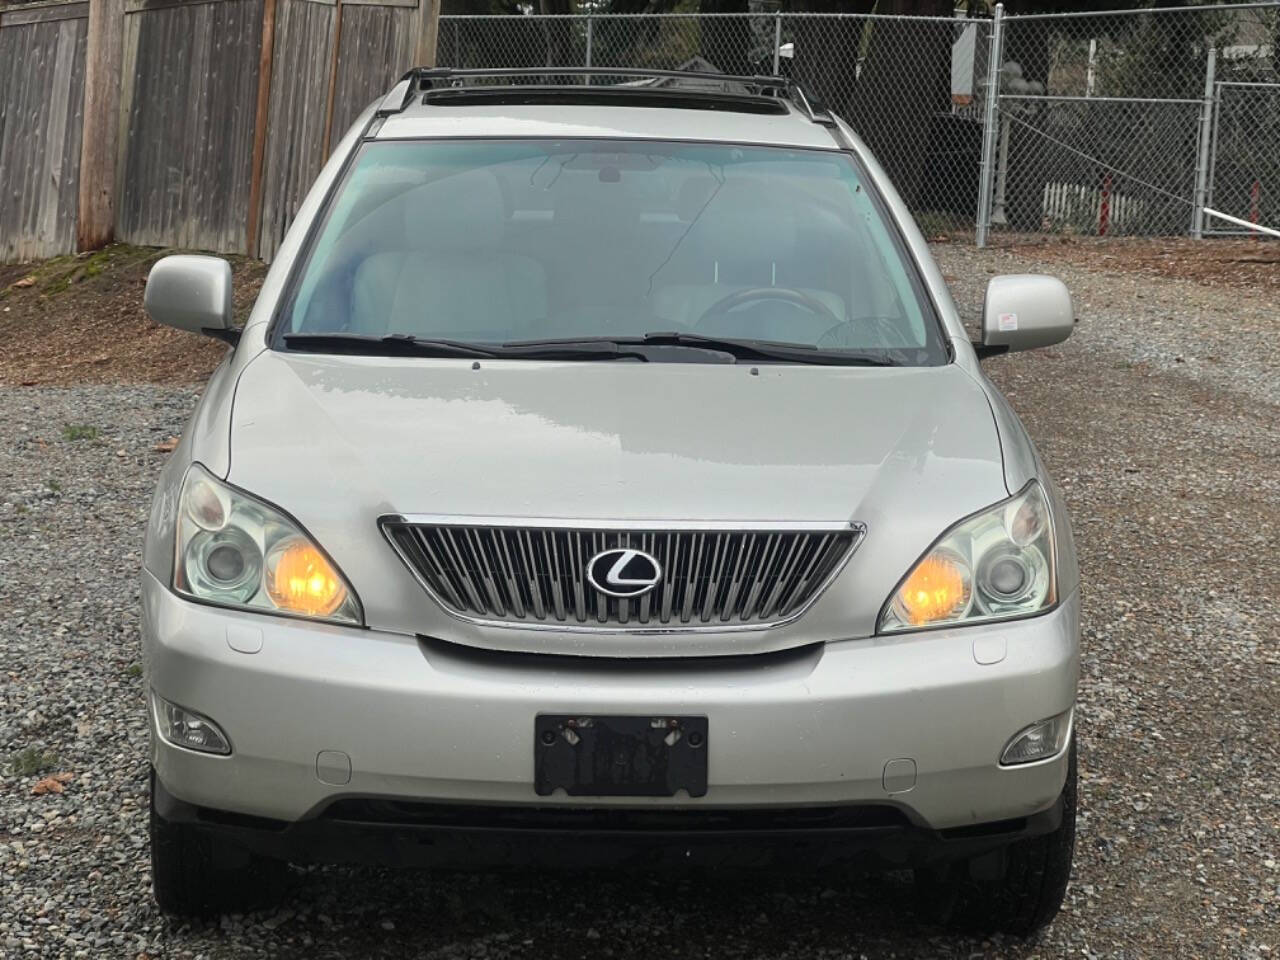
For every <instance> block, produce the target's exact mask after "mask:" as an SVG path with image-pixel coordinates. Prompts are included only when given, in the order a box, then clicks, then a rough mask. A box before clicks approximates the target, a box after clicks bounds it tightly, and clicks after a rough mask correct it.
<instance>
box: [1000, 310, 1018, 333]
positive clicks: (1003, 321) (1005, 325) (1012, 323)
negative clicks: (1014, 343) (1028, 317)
mask: <svg viewBox="0 0 1280 960" xmlns="http://www.w3.org/2000/svg"><path fill="white" fill-rule="evenodd" d="M999 324H1000V332H1001V333H1003V332H1004V331H1006V330H1017V329H1018V315H1017V314H1016V313H1002V314H1000V317H999Z"/></svg>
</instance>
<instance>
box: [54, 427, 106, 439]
mask: <svg viewBox="0 0 1280 960" xmlns="http://www.w3.org/2000/svg"><path fill="white" fill-rule="evenodd" d="M62 439H63V440H97V439H98V428H97V427H93V426H90V425H88V424H85V423H68V424H65V425H64V426H63V427H62Z"/></svg>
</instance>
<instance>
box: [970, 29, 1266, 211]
mask: <svg viewBox="0 0 1280 960" xmlns="http://www.w3.org/2000/svg"><path fill="white" fill-rule="evenodd" d="M1278 18H1280V6H1278V5H1276V4H1252V5H1245V6H1219V7H1193V8H1180V9H1178V8H1175V9H1166V10H1137V11H1120V12H1108V13H1088V14H1075V15H1055V16H1022V17H1008V18H1005V21H1004V29H1003V36H1002V43H1001V49H1000V60H1001V64H1002V66H1001V70H1000V82H999V87H1000V90H999V100H998V111H997V113H998V117H999V123H1000V131H999V145H998V149H997V153H996V164H995V176H994V183H993V188H994V198H993V201H992V213H991V218H990V219H991V224H992V226H993V228H995V229H997V230H1000V229H1003V230H1010V231H1021V232H1046V231H1048V232H1066V233H1077V234H1092V235H1117V234H1119V235H1147V236H1150V235H1174V234H1187V233H1191V234H1193V235H1198V234H1199V232H1200V231H1201V229H1202V228H1203V229H1210V227H1209V226H1206V225H1204V221H1203V219H1202V214H1201V212H1200V211H1201V208H1202V207H1203V206H1205V205H1210V206H1211V204H1208V203H1207V201H1208V196H1209V191H1210V189H1211V186H1210V185H1211V181H1213V178H1212V177H1211V176H1210V167H1211V165H1212V163H1213V159H1214V151H1213V149H1212V143H1213V141H1214V139H1215V138H1216V139H1217V141H1218V150H1217V159H1218V161H1219V162H1221V164H1222V167H1221V180H1220V182H1221V192H1227V193H1231V194H1232V203H1233V209H1237V210H1244V209H1245V208H1246V207H1247V205H1248V201H1247V198H1246V199H1244V200H1243V201H1242V200H1241V198H1240V197H1239V196H1237V194H1238V193H1239V189H1240V186H1241V184H1240V183H1238V182H1237V181H1241V180H1247V182H1248V184H1252V183H1253V182H1254V181H1255V180H1256V181H1258V182H1259V183H1261V182H1262V181H1263V180H1266V181H1268V183H1269V184H1270V187H1271V189H1272V190H1273V191H1274V190H1280V178H1277V175H1276V166H1275V162H1274V160H1272V161H1271V164H1270V166H1269V167H1268V166H1267V165H1266V164H1264V163H1261V162H1259V159H1258V158H1257V157H1256V154H1257V152H1258V151H1259V150H1262V151H1263V152H1264V154H1266V155H1269V156H1270V157H1271V158H1274V157H1276V156H1277V151H1280V124H1278V123H1277V122H1276V119H1275V114H1274V109H1275V106H1276V103H1277V99H1276V97H1275V95H1274V94H1275V89H1276V88H1275V87H1269V88H1263V87H1248V88H1245V87H1240V86H1238V85H1236V84H1235V83H1234V82H1230V83H1228V82H1224V81H1234V80H1235V79H1236V78H1243V77H1248V78H1249V79H1250V80H1251V81H1253V82H1261V81H1264V80H1268V79H1269V80H1271V81H1273V82H1274V81H1277V80H1280V77H1277V75H1276V54H1275V51H1276V40H1277V37H1280V19H1278ZM1245 91H1249V92H1247V93H1246V92H1245ZM1268 91H1269V93H1270V99H1268ZM1219 102H1221V103H1223V104H1225V106H1223V107H1222V109H1220V110H1219V109H1216V108H1215V105H1216V104H1218V103H1219ZM1267 104H1270V107H1271V109H1272V111H1273V112H1272V114H1271V116H1269V117H1268V116H1267V115H1266V114H1265V107H1266V106H1267ZM1223 119H1226V120H1227V121H1228V122H1229V123H1230V124H1231V130H1230V133H1229V134H1228V135H1227V136H1226V137H1224V136H1223V135H1222V133H1221V132H1216V133H1215V131H1216V130H1217V126H1216V125H1220V123H1221V122H1222V120H1223ZM1246 145H1248V148H1249V149H1250V150H1251V152H1253V153H1254V154H1255V157H1254V158H1253V159H1251V160H1249V161H1248V162H1246V163H1245V166H1247V167H1248V168H1249V169H1248V170H1243V169H1241V167H1240V166H1239V161H1240V160H1241V159H1242V158H1241V157H1240V156H1239V155H1238V154H1237V151H1238V150H1242V149H1245V147H1246ZM1215 183H1216V181H1215ZM1214 192H1215V193H1218V192H1219V191H1218V190H1216V189H1215V190H1214ZM1241 203H1243V204H1244V206H1241ZM1259 216H1260V217H1262V218H1263V219H1264V220H1265V216H1264V215H1263V214H1262V212H1261V210H1259Z"/></svg>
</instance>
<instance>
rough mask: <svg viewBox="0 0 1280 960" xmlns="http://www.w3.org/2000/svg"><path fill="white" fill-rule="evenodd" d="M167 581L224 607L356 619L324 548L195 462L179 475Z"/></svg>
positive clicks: (353, 603) (351, 598)
mask: <svg viewBox="0 0 1280 960" xmlns="http://www.w3.org/2000/svg"><path fill="white" fill-rule="evenodd" d="M174 542H175V549H176V555H175V557H174V564H173V589H174V590H176V591H177V592H178V593H180V594H183V595H184V596H188V597H192V598H193V599H196V600H205V601H207V602H209V603H218V604H222V605H224V606H228V607H244V608H247V609H250V610H265V611H268V612H271V613H285V614H289V615H291V616H296V617H312V618H315V619H320V620H335V621H339V622H341V623H355V624H358V623H360V622H361V616H360V604H359V601H357V600H356V596H355V593H354V592H353V591H352V590H351V587H350V586H349V585H348V584H347V581H346V580H345V579H344V578H343V576H342V574H341V573H340V572H339V571H338V568H337V567H335V566H334V565H333V562H332V561H330V560H329V558H328V557H327V556H325V553H324V551H323V550H321V549H320V548H319V547H318V546H317V545H316V544H315V543H313V542H312V541H311V539H310V538H309V537H308V536H307V535H306V534H305V533H303V532H302V531H301V530H300V529H298V525H297V524H296V523H294V522H293V521H292V520H290V519H289V518H288V517H286V516H285V515H284V514H283V513H281V512H280V511H279V510H277V509H276V508H275V507H272V506H269V505H267V504H266V503H263V502H262V501H261V500H258V499H257V498H255V497H251V496H249V495H248V494H246V493H244V492H243V491H240V490H236V489H235V488H233V487H230V486H228V485H227V484H225V483H222V482H221V481H220V480H218V479H216V478H215V477H214V476H212V475H211V474H210V473H209V471H207V470H205V469H204V467H202V466H200V464H198V463H193V464H192V465H191V469H189V470H188V471H187V476H186V478H185V479H184V480H183V482H182V495H181V496H180V497H179V500H178V531H177V536H176V537H175V538H174Z"/></svg>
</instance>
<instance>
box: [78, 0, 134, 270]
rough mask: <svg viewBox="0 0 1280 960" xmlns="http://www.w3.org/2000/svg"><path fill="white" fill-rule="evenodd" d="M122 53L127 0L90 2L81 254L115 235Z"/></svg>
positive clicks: (80, 208) (80, 213) (82, 178)
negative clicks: (82, 251) (117, 141)
mask: <svg viewBox="0 0 1280 960" xmlns="http://www.w3.org/2000/svg"><path fill="white" fill-rule="evenodd" d="M123 54H124V0H89V36H88V44H87V46H86V49H85V70H84V127H83V137H82V139H81V143H80V191H79V198H78V203H79V218H78V220H77V224H76V249H77V250H97V249H98V248H99V247H104V246H106V245H107V244H108V243H110V242H111V241H112V239H114V237H115V231H116V220H115V187H116V157H117V153H116V140H117V138H118V136H119V131H120V81H121V76H120V71H121V66H122V63H121V60H122V57H123Z"/></svg>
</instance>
